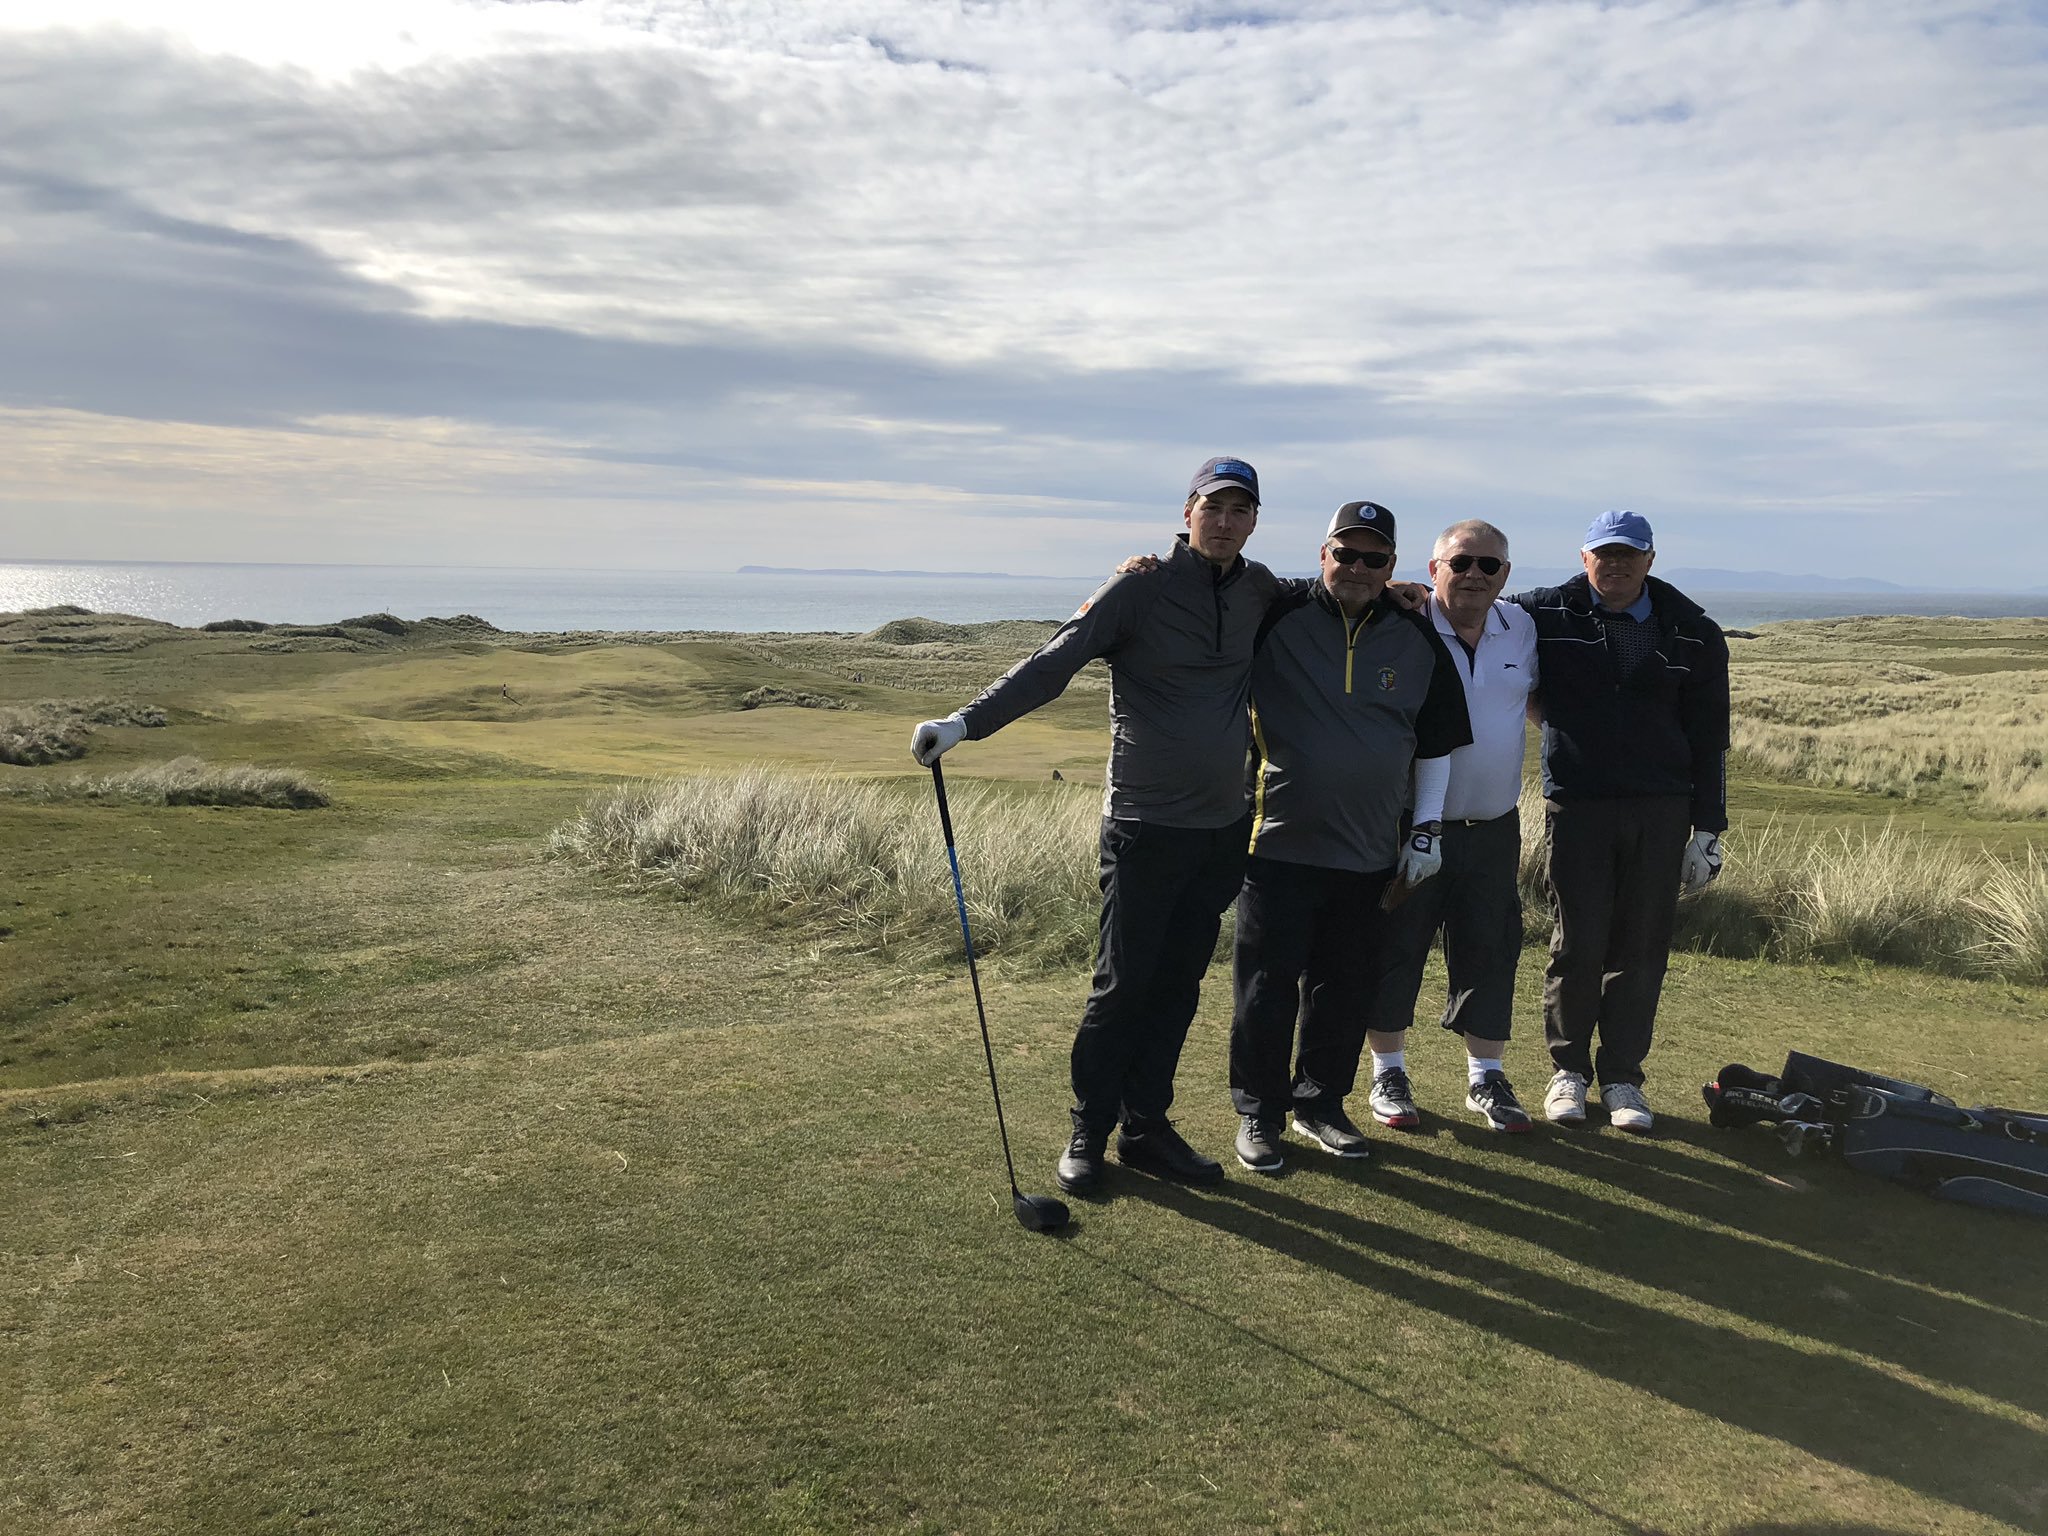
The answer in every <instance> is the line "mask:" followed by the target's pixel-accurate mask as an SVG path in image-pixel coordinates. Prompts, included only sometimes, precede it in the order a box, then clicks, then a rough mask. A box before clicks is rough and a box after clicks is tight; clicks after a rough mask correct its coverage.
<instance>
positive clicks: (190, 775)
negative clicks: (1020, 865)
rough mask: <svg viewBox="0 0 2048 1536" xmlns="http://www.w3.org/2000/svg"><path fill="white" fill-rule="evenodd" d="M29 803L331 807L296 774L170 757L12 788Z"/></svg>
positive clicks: (314, 785)
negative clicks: (113, 770)
mask: <svg viewBox="0 0 2048 1536" xmlns="http://www.w3.org/2000/svg"><path fill="white" fill-rule="evenodd" d="M8 792H9V793H12V794H15V795H18V796H21V797H22V798H24V799H29V800H98V801H104V802H108V803H113V804H126V805H218V806H260V807H265V808H267V809H270V810H279V811H310V810H317V809H318V808H320V807H321V806H324V805H328V804H331V803H332V797H331V796H330V795H329V794H328V792H327V790H326V788H325V787H324V786H323V785H321V784H320V783H319V782H318V781H316V780H314V779H312V778H309V777H308V776H307V775H306V774H304V773H301V772H300V771H299V770H298V769H296V768H261V767H257V766H256V765H255V764H252V763H225V764H213V763H207V762H204V761H202V760H200V759H199V758H196V757H174V758H172V759H171V760H170V761H169V762H166V763H150V764H147V765H145V766H143V767H141V768H131V769H129V770H128V771H127V772H126V773H109V774H101V775H91V774H74V775H72V776H71V777H70V778H68V779H60V780H57V781H56V782H54V783H39V784H33V785H22V786H19V787H15V788H11V789H10V790H9V791H8Z"/></svg>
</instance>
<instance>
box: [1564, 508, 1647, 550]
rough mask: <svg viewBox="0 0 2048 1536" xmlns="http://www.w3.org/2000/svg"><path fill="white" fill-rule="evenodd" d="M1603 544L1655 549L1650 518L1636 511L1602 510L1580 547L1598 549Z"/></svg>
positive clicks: (1587, 531)
mask: <svg viewBox="0 0 2048 1536" xmlns="http://www.w3.org/2000/svg"><path fill="white" fill-rule="evenodd" d="M1602 544H1626V545H1628V546H1629V547H1630V548H1631V549H1655V548H1656V547H1657V545H1656V541H1655V540H1654V539H1652V538H1651V537H1650V520H1649V519H1648V518H1647V517H1644V516H1642V515H1641V514H1640V513H1636V512H1602V513H1601V514H1600V515H1599V516H1598V517H1596V518H1594V519H1593V526H1592V527H1590V528H1588V529H1587V530H1586V542H1585V543H1583V544H1581V545H1580V546H1579V548H1580V549H1582V550H1585V549H1598V548H1599V547H1600V546H1601V545H1602Z"/></svg>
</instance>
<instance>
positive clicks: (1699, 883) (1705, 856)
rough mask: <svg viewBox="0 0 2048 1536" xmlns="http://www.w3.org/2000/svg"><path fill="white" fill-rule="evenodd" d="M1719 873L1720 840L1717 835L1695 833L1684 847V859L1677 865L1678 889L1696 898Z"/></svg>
mask: <svg viewBox="0 0 2048 1536" xmlns="http://www.w3.org/2000/svg"><path fill="white" fill-rule="evenodd" d="M1720 873H1721V839H1720V836H1719V835H1718V834H1717V833H1713V832H1695V833H1693V835H1692V841H1691V842H1689V843H1687V844H1686V845H1685V857H1684V858H1683V859H1681V860H1680V861H1679V865H1678V888H1679V890H1681V891H1682V892H1684V893H1685V894H1686V895H1688V896H1697V895H1699V893H1700V892H1701V891H1704V890H1705V889H1706V888H1707V887H1708V886H1709V885H1711V884H1713V881H1714V877H1715V876H1716V875H1718V874H1720Z"/></svg>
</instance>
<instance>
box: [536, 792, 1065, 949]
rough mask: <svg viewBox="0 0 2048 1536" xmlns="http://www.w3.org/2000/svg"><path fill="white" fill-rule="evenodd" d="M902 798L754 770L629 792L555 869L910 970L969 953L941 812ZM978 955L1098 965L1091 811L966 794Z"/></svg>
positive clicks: (958, 812)
mask: <svg viewBox="0 0 2048 1536" xmlns="http://www.w3.org/2000/svg"><path fill="white" fill-rule="evenodd" d="M915 789H916V786H914V785H904V784H895V785H889V784H860V783H850V782H848V781H846V780H843V779H831V778H826V777H823V776H804V775H795V774H785V773H776V772H771V771H769V770H766V769H760V768H756V769H750V770H748V771H747V772H745V773H743V774H741V775H739V776H738V777H734V778H720V777H716V776H712V775H704V776H699V777H693V778H687V779H670V780H663V781H659V782H642V783H635V784H626V785H621V786H619V787H617V788H614V789H611V790H607V791H604V792H602V793H600V794H598V795H597V796H595V797H594V798H593V799H592V800H591V801H590V803H589V804H588V805H586V806H585V807H584V809H583V810H582V812H581V813H580V814H578V815H577V816H576V817H574V818H573V819H572V820H570V821H569V822H567V823H566V824H564V825H563V826H561V827H559V828H557V829H556V831H555V832H554V833H553V834H552V835H551V836H550V837H549V839H548V843H547V850H548V853H549V854H550V856H552V857H555V858H560V859H568V860H573V861H576V862H579V863H582V864H585V865H587V866H590V867H593V868H596V869H599V870H602V871H607V872H610V873H613V874H616V875H620V876H622V877H624V878H626V879H628V880H630V881H632V882H633V883H635V884H637V885H641V886H647V887H654V888H664V889H668V890H671V891H674V892H676V893H678V894H680V895H684V896H687V897H689V898H691V899H693V900H695V901H699V902H702V903H704V904H706V905H708V906H712V907H715V908H720V909H723V910H726V911H730V912H734V913H739V914H743V915H746V916H749V917H753V918H756V919H767V920H769V921H771V922H790V923H794V924H798V925H802V926H806V927H812V928H823V929H829V930H832V931H834V932H836V933H838V934H839V935H841V936H842V937H843V938H844V939H845V940H846V941H847V942H849V943H851V944H853V945H854V946H856V947H859V948H863V949H871V950H880V951H888V952H891V953H894V954H898V955H900V956H902V957H904V958H907V959H912V960H924V959H930V958H933V957H935V956H938V955H941V954H945V953H947V952H949V951H954V949H955V946H957V945H958V944H959V942H960V927H959V919H958V917H957V916H956V914H955V911H954V906H953V886H952V876H951V874H950V873H949V872H948V869H947V866H946V851H945V844H944V840H943V839H942V838H941V837H940V834H939V825H938V818H937V816H936V815H935V814H934V812H933V809H932V805H931V801H930V800H929V799H928V798H926V797H924V796H922V795H920V794H917V793H916V792H915ZM951 799H952V802H953V809H954V828H955V831H956V833H957V836H958V842H959V853H960V862H961V867H962V870H963V872H964V874H965V878H966V887H967V908H968V915H969V920H970V923H971V926H972V927H973V930H974V941H975V949H976V952H977V953H978V954H985V955H992V954H1001V955H1004V956H1008V957H1015V958H1019V959H1023V960H1027V961H1030V962H1032V963H1037V964H1043V965H1048V966H1064V965H1072V964H1078V963H1082V962H1085V961H1086V960H1087V959H1088V957H1089V956H1090V954H1091V953H1092V951H1093V945H1094V940H1095V929H1096V910H1097V905H1098V902H1099V899H1100V898H1099V895H1098V892H1097V888H1096V873H1095V857H1094V849H1095V836H1096V828H1097V825H1098V820H1097V818H1098V817H1099V815H1100V810H1099V803H1098V802H1097V801H1096V800H1095V798H1094V797H1093V796H1092V795H1073V796H1068V795H1052V796H1047V795H1044V794H1034V793H1029V792H1025V791H1020V790H1017V789H1012V788H1003V787H997V786H990V785H986V784H980V783H976V782H973V781H971V780H970V781H962V782H959V783H958V784H956V786H955V787H954V788H953V790H952V793H951Z"/></svg>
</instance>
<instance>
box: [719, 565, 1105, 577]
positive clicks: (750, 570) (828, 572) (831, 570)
mask: <svg viewBox="0 0 2048 1536" xmlns="http://www.w3.org/2000/svg"><path fill="white" fill-rule="evenodd" d="M739 574H740V575H742V576H942V577H945V578H946V579H947V580H949V581H1079V580H1084V579H1086V578H1083V577H1076V576H1018V575H1016V574H1014V573H1013V572H1010V571H871V570H867V569H865V568H861V567H855V566H829V567H826V568H824V569H813V568H811V567H807V566H800V565H743V566H741V567H740V569H739Z"/></svg>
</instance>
